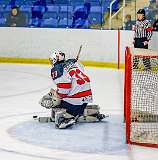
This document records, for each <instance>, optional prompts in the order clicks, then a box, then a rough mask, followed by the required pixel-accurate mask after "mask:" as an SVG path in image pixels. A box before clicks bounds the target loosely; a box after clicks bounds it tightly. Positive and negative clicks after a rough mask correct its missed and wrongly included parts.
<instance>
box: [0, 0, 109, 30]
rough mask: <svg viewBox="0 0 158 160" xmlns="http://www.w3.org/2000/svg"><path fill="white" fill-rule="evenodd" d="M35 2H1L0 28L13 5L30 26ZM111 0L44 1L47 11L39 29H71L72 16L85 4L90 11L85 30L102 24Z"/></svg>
mask: <svg viewBox="0 0 158 160" xmlns="http://www.w3.org/2000/svg"><path fill="white" fill-rule="evenodd" d="M35 1H36V0H14V1H11V0H10V1H8V0H1V1H0V15H1V16H0V26H5V21H6V16H7V14H8V12H10V10H11V8H12V7H13V5H16V6H19V7H20V11H21V12H23V13H24V14H26V17H27V22H28V23H27V26H28V27H30V26H31V17H32V12H31V10H32V7H33V5H34V2H35ZM111 1H112V0H102V1H101V0H46V8H47V10H46V11H45V12H44V13H43V20H42V25H41V27H71V23H72V16H73V14H74V12H75V10H76V9H77V8H80V7H83V5H84V3H85V2H89V3H90V4H91V9H90V13H89V16H88V18H87V20H86V21H85V22H86V23H85V24H84V27H85V28H89V27H90V25H93V24H102V23H103V17H104V13H105V12H106V11H107V10H108V7H109V5H110V2H111Z"/></svg>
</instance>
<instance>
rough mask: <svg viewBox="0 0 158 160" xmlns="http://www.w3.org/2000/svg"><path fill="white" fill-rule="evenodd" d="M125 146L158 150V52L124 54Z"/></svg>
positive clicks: (135, 51) (147, 51) (136, 51)
mask: <svg viewBox="0 0 158 160" xmlns="http://www.w3.org/2000/svg"><path fill="white" fill-rule="evenodd" d="M124 80H125V82H124V118H125V122H126V142H127V143H128V144H137V145H143V146H149V147H158V51H153V50H148V49H134V48H129V47H126V50H125V79H124Z"/></svg>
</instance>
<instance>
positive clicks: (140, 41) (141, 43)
mask: <svg viewBox="0 0 158 160" xmlns="http://www.w3.org/2000/svg"><path fill="white" fill-rule="evenodd" d="M145 41H147V38H135V39H134V48H144V49H148V45H144V42H145ZM138 64H139V58H137V57H135V58H134V63H133V69H138ZM143 64H144V67H145V69H151V64H150V58H143Z"/></svg>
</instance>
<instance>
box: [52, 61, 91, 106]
mask: <svg viewBox="0 0 158 160" xmlns="http://www.w3.org/2000/svg"><path fill="white" fill-rule="evenodd" d="M51 76H52V79H53V81H54V82H55V84H56V85H57V93H58V94H59V96H60V97H61V98H62V100H64V101H66V102H68V103H70V104H73V105H82V104H83V103H91V102H92V101H93V100H92V91H91V86H90V79H89V77H88V76H87V75H86V74H85V73H84V70H83V67H82V65H81V64H79V63H77V62H76V61H75V60H74V59H69V60H67V61H65V62H61V63H58V64H56V65H55V66H54V67H53V68H52V69H51Z"/></svg>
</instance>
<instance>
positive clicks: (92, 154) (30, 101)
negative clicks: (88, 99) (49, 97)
mask: <svg viewBox="0 0 158 160" xmlns="http://www.w3.org/2000/svg"><path fill="white" fill-rule="evenodd" d="M86 70H87V73H88V75H89V76H90V78H91V80H92V90H93V95H94V103H95V104H99V105H100V107H101V111H102V112H103V113H108V114H110V117H109V118H107V119H106V120H105V121H103V122H102V123H82V124H77V125H76V126H74V127H73V128H71V129H67V130H57V129H55V128H54V124H52V123H46V124H40V123H38V122H37V121H34V120H33V119H32V116H33V115H49V111H48V110H45V109H44V108H42V107H40V106H39V104H38V100H39V99H40V98H41V97H42V96H43V94H45V93H47V92H48V91H49V88H50V87H53V88H54V87H55V86H54V84H53V83H52V81H51V79H50V77H49V66H47V65H24V64H23V65H22V64H0V75H1V76H0V159H4V160H21V159H22V160H41V159H42V160H43V159H44V160H47V159H49V160H50V159H51V160H92V159H93V160H118V159H120V160H138V159H141V160H154V159H158V149H153V148H145V147H139V146H128V145H126V144H125V134H124V123H123V83H124V82H123V76H124V75H123V71H122V70H121V71H118V70H113V69H101V68H86Z"/></svg>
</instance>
